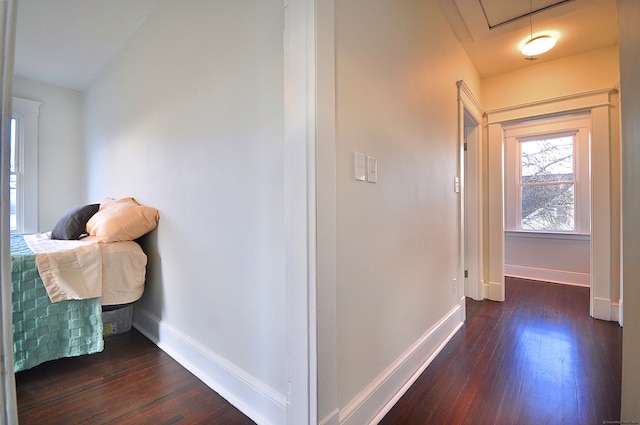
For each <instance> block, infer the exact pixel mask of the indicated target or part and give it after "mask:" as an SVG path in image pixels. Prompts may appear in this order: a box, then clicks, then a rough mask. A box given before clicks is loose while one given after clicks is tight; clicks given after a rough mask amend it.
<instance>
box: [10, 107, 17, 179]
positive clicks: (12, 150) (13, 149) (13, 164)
mask: <svg viewBox="0 0 640 425" xmlns="http://www.w3.org/2000/svg"><path fill="white" fill-rule="evenodd" d="M9 161H10V172H12V173H15V172H16V119H15V118H11V128H10V135H9Z"/></svg>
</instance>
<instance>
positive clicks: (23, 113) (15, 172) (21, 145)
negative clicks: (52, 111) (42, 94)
mask: <svg viewBox="0 0 640 425" xmlns="http://www.w3.org/2000/svg"><path fill="white" fill-rule="evenodd" d="M40 105H41V103H40V102H37V101H34V100H28V99H21V98H16V97H14V98H13V115H12V118H11V127H10V131H11V134H10V152H9V155H10V158H9V161H10V174H9V200H10V206H9V208H10V214H9V225H10V228H11V231H12V232H16V233H34V232H37V231H38V117H39V115H40Z"/></svg>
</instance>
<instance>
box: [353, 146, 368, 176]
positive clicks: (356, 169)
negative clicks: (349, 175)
mask: <svg viewBox="0 0 640 425" xmlns="http://www.w3.org/2000/svg"><path fill="white" fill-rule="evenodd" d="M353 178H354V179H356V180H360V181H366V180H367V165H366V162H365V156H364V154H363V153H362V152H355V153H354V154H353Z"/></svg>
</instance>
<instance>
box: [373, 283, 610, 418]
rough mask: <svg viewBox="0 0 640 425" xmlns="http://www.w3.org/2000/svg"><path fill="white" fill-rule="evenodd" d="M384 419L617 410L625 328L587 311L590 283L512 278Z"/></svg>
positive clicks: (581, 414) (472, 306) (476, 310)
mask: <svg viewBox="0 0 640 425" xmlns="http://www.w3.org/2000/svg"><path fill="white" fill-rule="evenodd" d="M506 291H507V296H506V301H505V302H504V303H496V302H492V301H481V302H479V301H473V300H470V299H467V321H466V323H465V325H464V327H463V328H462V329H460V330H459V331H458V333H457V334H456V335H455V336H454V337H453V338H452V340H451V341H450V342H449V344H448V345H447V346H446V347H445V348H444V349H443V351H442V352H441V353H440V354H439V355H438V356H437V357H436V358H435V360H434V361H433V363H432V364H431V365H429V367H428V368H427V369H426V370H425V372H424V373H423V374H422V375H421V376H420V377H419V378H418V380H417V381H416V382H415V383H414V384H413V385H412V386H411V388H410V389H409V390H408V391H407V392H406V393H405V395H404V396H403V397H402V398H401V399H400V400H399V401H398V403H397V404H396V405H395V406H394V407H393V408H392V409H391V410H390V411H389V413H388V414H387V415H386V416H385V417H384V419H383V420H382V421H381V422H380V424H381V425H392V424H398V425H400V424H402V425H411V424H421V425H422V424H481V425H489V424H495V425H503V424H504V425H506V424H522V425H526V424H562V423H564V424H572V425H574V424H575V425H577V424H584V425H587V424H589V425H590V424H596V423H603V421H615V420H619V419H620V417H619V416H620V385H621V350H622V330H621V328H620V326H619V325H618V323H617V322H604V321H600V320H595V319H592V318H591V317H589V289H588V288H585V287H577V286H567V285H557V284H549V283H542V282H536V281H528V280H523V279H515V278H507V279H506Z"/></svg>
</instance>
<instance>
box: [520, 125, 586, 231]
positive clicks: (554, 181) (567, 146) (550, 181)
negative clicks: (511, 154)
mask: <svg viewBox="0 0 640 425" xmlns="http://www.w3.org/2000/svg"><path fill="white" fill-rule="evenodd" d="M573 139H574V138H573V136H565V137H554V138H552V139H542V140H526V141H522V142H520V183H519V185H520V202H521V205H520V228H521V229H523V230H549V231H574V230H575V220H574V218H575V186H576V181H575V173H574V167H573V164H574V161H573Z"/></svg>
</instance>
